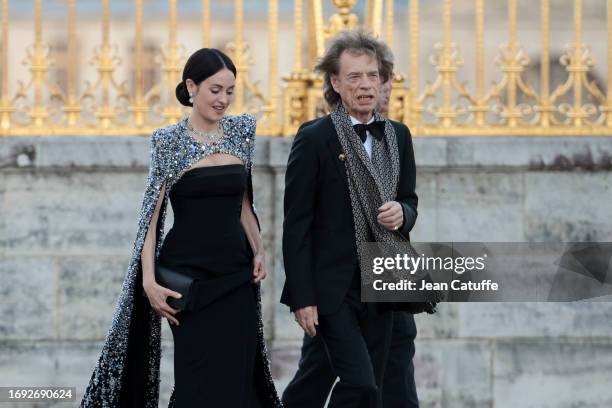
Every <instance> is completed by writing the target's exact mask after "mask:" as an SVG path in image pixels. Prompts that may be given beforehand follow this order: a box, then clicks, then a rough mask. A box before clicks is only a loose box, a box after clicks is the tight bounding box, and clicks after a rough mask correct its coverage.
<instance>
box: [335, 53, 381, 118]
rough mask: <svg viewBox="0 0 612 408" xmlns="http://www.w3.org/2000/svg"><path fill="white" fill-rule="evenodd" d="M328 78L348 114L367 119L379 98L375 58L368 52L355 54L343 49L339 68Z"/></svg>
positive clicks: (378, 78)
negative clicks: (336, 72)
mask: <svg viewBox="0 0 612 408" xmlns="http://www.w3.org/2000/svg"><path fill="white" fill-rule="evenodd" d="M330 79H331V84H332V87H333V88H334V90H335V91H336V92H338V94H340V98H341V99H342V104H343V105H344V107H345V108H346V110H347V111H348V113H349V115H351V116H353V117H354V118H355V119H358V120H360V121H362V122H365V121H367V120H368V119H369V118H370V117H371V116H372V112H373V111H374V109H375V108H376V105H377V104H378V100H379V99H378V98H379V93H380V76H379V74H378V61H377V60H376V58H375V57H374V56H373V55H370V54H368V53H363V54H361V55H357V54H355V53H354V52H351V51H344V52H343V53H342V54H341V55H340V70H339V72H338V74H337V75H332V76H331V77H330Z"/></svg>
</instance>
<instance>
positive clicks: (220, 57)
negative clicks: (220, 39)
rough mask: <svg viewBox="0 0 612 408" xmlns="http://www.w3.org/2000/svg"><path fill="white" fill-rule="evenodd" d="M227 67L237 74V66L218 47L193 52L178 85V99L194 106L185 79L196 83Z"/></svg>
mask: <svg viewBox="0 0 612 408" xmlns="http://www.w3.org/2000/svg"><path fill="white" fill-rule="evenodd" d="M224 68H227V69H229V70H230V71H232V73H233V74H234V76H236V66H234V63H233V62H232V60H231V59H230V57H228V56H227V55H225V54H224V53H223V52H222V51H219V50H218V49H216V48H202V49H199V50H197V51H196V52H194V53H193V54H191V57H189V59H188V60H187V63H186V64H185V68H183V80H182V81H181V82H179V84H178V85H177V86H176V99H178V101H179V102H180V103H181V104H182V105H185V106H193V104H192V103H190V102H189V91H188V90H187V85H186V84H185V81H186V80H187V79H191V80H192V81H193V82H194V83H195V84H196V85H199V84H200V82H202V81H204V80H205V79H206V78H209V77H211V76H213V75H215V74H216V73H217V72H219V71H221V70H222V69H224Z"/></svg>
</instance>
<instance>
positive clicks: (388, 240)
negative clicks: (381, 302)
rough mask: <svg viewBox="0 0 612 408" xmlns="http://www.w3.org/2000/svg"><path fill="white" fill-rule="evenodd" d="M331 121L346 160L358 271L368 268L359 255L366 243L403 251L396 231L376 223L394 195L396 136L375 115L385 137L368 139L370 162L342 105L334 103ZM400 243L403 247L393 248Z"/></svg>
mask: <svg viewBox="0 0 612 408" xmlns="http://www.w3.org/2000/svg"><path fill="white" fill-rule="evenodd" d="M331 119H332V122H333V124H334V126H335V128H336V133H338V140H339V141H340V146H342V150H343V152H344V155H345V157H346V161H345V163H346V171H347V177H348V180H347V181H348V187H349V195H350V199H351V207H352V210H353V221H354V223H355V240H356V242H357V253H358V256H359V264H360V267H361V270H362V271H363V270H367V269H366V268H371V265H364V264H363V262H364V260H362V256H361V254H363V252H362V251H363V244H364V243H366V242H380V243H384V244H389V245H388V246H389V247H395V246H397V250H398V251H400V249H403V250H405V242H406V240H405V239H404V238H403V237H402V236H401V235H400V234H399V232H397V231H389V230H387V229H386V228H385V227H383V226H382V225H380V224H379V223H378V221H377V220H376V217H377V216H378V208H379V207H380V206H381V205H383V203H385V202H387V201H393V200H395V198H396V195H397V186H398V183H399V174H400V160H399V152H398V147H397V136H396V135H395V129H394V128H393V125H391V122H389V121H388V120H385V118H384V117H383V116H382V115H381V114H380V113H378V112H375V114H374V120H384V121H385V136H384V137H383V138H382V139H381V140H377V139H376V138H372V159H371V160H370V158H369V157H368V154H367V152H366V150H365V148H364V146H363V143H362V142H361V139H360V138H359V136H358V135H357V133H356V132H355V130H354V129H353V124H352V123H351V118H350V117H349V115H348V113H347V111H346V109H345V108H344V106H343V105H342V103H338V104H337V105H336V106H335V108H334V109H333V111H332V113H331ZM399 243H404V245H402V246H401V248H400V245H396V244H399Z"/></svg>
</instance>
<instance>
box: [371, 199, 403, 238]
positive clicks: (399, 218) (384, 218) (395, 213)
mask: <svg viewBox="0 0 612 408" xmlns="http://www.w3.org/2000/svg"><path fill="white" fill-rule="evenodd" d="M377 221H378V223H379V224H380V225H382V226H383V227H385V228H386V229H388V230H389V231H397V230H398V229H399V228H400V227H401V226H402V225H403V224H404V211H403V210H402V205H401V204H400V203H398V202H397V201H387V202H386V203H384V204H383V205H381V206H380V207H379V208H378V217H377Z"/></svg>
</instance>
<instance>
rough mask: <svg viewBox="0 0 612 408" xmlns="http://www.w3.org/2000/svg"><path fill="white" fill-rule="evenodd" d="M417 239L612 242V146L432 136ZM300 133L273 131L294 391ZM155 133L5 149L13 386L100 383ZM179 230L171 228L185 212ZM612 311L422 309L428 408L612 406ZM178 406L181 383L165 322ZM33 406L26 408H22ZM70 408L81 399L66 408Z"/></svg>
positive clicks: (421, 374)
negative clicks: (292, 263) (289, 246)
mask: <svg viewBox="0 0 612 408" xmlns="http://www.w3.org/2000/svg"><path fill="white" fill-rule="evenodd" d="M414 144H415V154H416V159H417V166H418V179H417V192H418V194H419V198H420V202H419V218H418V221H417V225H416V226H415V230H414V231H413V233H412V239H413V240H415V241H500V242H501V241H503V242H520V241H536V242H537V241H612V217H611V215H612V210H610V208H612V207H611V205H610V203H611V202H612V138H606V137H558V138H552V137H546V138H538V137H534V138H521V137H516V138H509V137H508V138H506V137H491V138H482V137H469V136H465V137H448V138H443V137H421V138H416V139H415V141H414ZM290 146H291V140H289V139H278V138H266V137H259V138H258V146H257V160H256V161H257V167H256V172H255V190H256V191H255V196H256V206H257V209H258V212H259V215H260V218H261V222H262V225H263V229H264V230H263V233H264V239H265V243H266V245H267V249H268V255H267V259H268V269H269V271H270V272H271V274H270V276H269V278H268V279H267V280H266V281H265V283H264V287H263V291H264V292H263V293H264V301H265V304H264V308H265V309H264V313H265V319H266V334H267V337H268V339H269V341H270V344H271V349H272V358H273V369H274V374H275V376H276V377H277V379H278V385H279V389H282V388H283V387H284V386H285V385H286V383H287V381H288V380H289V378H290V376H291V375H292V374H293V372H294V370H295V367H296V364H297V357H298V355H299V344H300V339H301V331H300V330H299V328H298V327H297V325H296V324H295V323H294V321H293V319H292V317H291V315H290V314H289V313H288V310H287V308H286V307H284V306H282V305H280V304H279V303H278V299H279V297H280V290H281V288H282V283H283V280H284V274H283V268H282V258H281V247H280V237H281V232H282V219H283V218H282V217H283V216H282V196H283V185H284V170H285V165H286V160H287V155H288V152H289V149H290ZM147 165H148V140H147V139H146V138H138V137H121V138H113V137H44V138H42V137H41V138H36V137H28V138H20V137H14V138H5V139H1V140H0V279H1V282H2V285H0V296H1V299H2V301H1V302H0V386H9V385H40V386H42V385H52V384H56V385H62V386H76V387H77V388H78V392H79V394H81V393H82V392H83V388H84V386H85V385H86V384H87V381H88V379H89V376H90V374H91V370H92V368H93V365H94V364H95V361H96V358H97V356H98V352H99V349H100V344H101V342H102V340H103V339H104V337H105V334H106V330H107V329H108V326H109V323H110V319H111V314H112V310H113V307H114V302H115V299H116V296H117V294H118V292H119V289H120V286H121V282H122V279H123V275H124V273H125V270H126V267H127V262H128V257H129V255H130V252H131V249H132V243H133V239H134V237H135V234H136V227H137V225H136V222H137V215H138V211H139V208H140V204H141V200H142V192H143V189H144V186H145V179H146V170H147ZM166 225H167V226H170V225H171V216H170V219H169V220H168V222H167V224H166ZM611 322H612V306H611V305H610V304H609V303H605V302H584V303H554V304H553V303H550V304H542V303H524V304H516V303H514V304H500V303H498V304H493V303H481V304H443V305H441V306H440V308H439V313H438V314H437V315H434V316H418V317H417V327H418V330H419V335H418V341H417V355H416V357H415V366H416V375H417V385H418V390H419V395H420V398H421V400H422V406H423V407H450V408H454V407H493V406H495V407H496V408H500V407H502V408H503V407H521V408H522V407H542V408H544V407H583V406H584V407H587V406H588V407H610V406H612V390H611V389H610V388H609V387H608V384H609V378H610V375H612V324H611ZM163 336H164V340H165V341H164V355H163V361H162V372H163V379H162V391H161V395H162V404H160V405H161V406H164V404H165V402H166V401H167V398H168V396H169V392H170V388H171V386H172V336H171V333H170V330H169V329H168V327H167V324H165V323H164V331H163ZM19 406H24V405H19ZM64 406H67V405H64Z"/></svg>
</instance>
